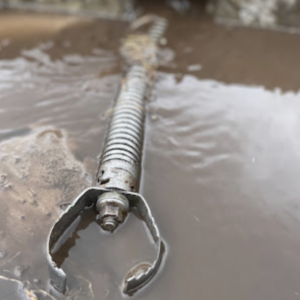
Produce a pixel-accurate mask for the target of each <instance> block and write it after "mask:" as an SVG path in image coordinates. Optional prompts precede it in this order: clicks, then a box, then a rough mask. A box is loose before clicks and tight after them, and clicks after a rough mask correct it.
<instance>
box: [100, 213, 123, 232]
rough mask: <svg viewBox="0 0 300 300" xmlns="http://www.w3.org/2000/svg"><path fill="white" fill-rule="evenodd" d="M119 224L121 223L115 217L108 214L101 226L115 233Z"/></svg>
mask: <svg viewBox="0 0 300 300" xmlns="http://www.w3.org/2000/svg"><path fill="white" fill-rule="evenodd" d="M118 225H119V223H118V221H116V220H115V218H113V217H111V216H108V217H105V218H104V219H103V221H102V224H101V227H102V229H103V230H105V231H109V232H111V233H113V232H114V231H115V229H116V228H117V227H118Z"/></svg>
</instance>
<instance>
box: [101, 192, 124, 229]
mask: <svg viewBox="0 0 300 300" xmlns="http://www.w3.org/2000/svg"><path fill="white" fill-rule="evenodd" d="M96 209H97V211H98V212H99V219H100V226H101V227H102V229H103V230H105V231H109V232H113V231H114V230H115V229H116V228H117V227H118V226H119V224H121V223H123V222H124V220H125V218H126V216H127V213H128V210H129V202H128V200H127V198H126V197H125V196H124V195H122V194H120V193H119V192H107V193H104V194H102V195H101V196H99V198H98V200H97V203H96Z"/></svg>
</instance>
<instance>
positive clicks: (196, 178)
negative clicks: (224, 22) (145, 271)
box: [0, 6, 300, 300]
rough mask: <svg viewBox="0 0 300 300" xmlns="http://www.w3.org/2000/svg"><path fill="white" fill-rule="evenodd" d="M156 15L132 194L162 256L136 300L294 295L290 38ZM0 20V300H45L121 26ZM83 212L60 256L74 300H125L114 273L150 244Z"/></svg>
mask: <svg viewBox="0 0 300 300" xmlns="http://www.w3.org/2000/svg"><path fill="white" fill-rule="evenodd" d="M145 9H146V10H148V11H151V9H152V8H151V7H150V8H149V7H147V6H146V8H145ZM199 9H200V8H199ZM157 10H158V9H157V8H156V7H155V8H153V11H155V12H157ZM159 11H160V12H161V13H162V14H163V15H165V16H167V17H168V18H169V19H170V27H169V31H168V33H167V41H168V44H167V45H166V46H165V47H166V48H168V49H169V50H167V51H165V53H167V54H168V53H169V54H170V53H171V52H172V51H173V52H174V53H175V57H174V59H173V61H172V62H169V63H167V65H165V66H164V67H162V68H161V70H160V72H159V74H158V82H157V85H156V89H155V91H154V94H153V97H152V99H151V102H150V103H149V109H148V118H147V127H146V141H145V151H144V164H143V178H142V187H141V191H142V193H143V195H144V196H145V198H146V199H147V200H148V201H149V204H150V206H151V208H152V210H153V214H154V216H155V218H156V220H157V223H158V225H159V227H160V230H161V233H162V235H163V238H164V239H165V241H166V242H167V245H168V254H167V257H166V260H165V262H164V267H163V269H162V270H161V272H160V273H159V274H158V276H157V277H156V278H155V280H154V281H153V282H152V283H151V284H150V285H149V286H147V287H146V288H144V289H143V290H141V291H140V292H138V293H136V294H135V295H134V296H133V299H187V298H188V299H205V300H210V299H211V300H215V299H230V300H240V299H245V300H252V299H264V300H267V299H272V300H274V299H280V300H281V299H286V300H292V299H299V298H300V279H299V278H300V258H299V253H300V235H299V228H300V218H299V214H300V205H299V194H300V186H299V184H298V182H297V179H298V178H299V175H300V168H299V165H300V154H299V153H300V152H299V151H300V143H299V137H298V136H299V129H300V123H299V113H300V104H299V103H300V102H299V101H300V94H299V91H298V90H299V79H300V78H299V77H300V72H299V64H298V53H299V50H300V49H299V48H300V42H299V36H295V35H287V34H281V33H275V32H268V31H256V30H247V29H239V28H229V27H228V28H227V27H220V26H216V25H214V24H213V23H212V22H211V20H210V19H209V18H208V17H206V16H205V15H203V13H201V12H199V15H197V14H198V12H197V7H196V8H195V9H194V10H193V13H192V14H191V15H189V16H178V15H177V14H175V13H173V12H172V11H170V10H168V9H167V8H159ZM41 16H43V17H41ZM20 18H21V19H22V22H21V23H19V22H16V20H18V19H20ZM197 18H198V19H197ZM1 22H2V24H5V26H1V25H0V38H1V43H2V44H1V50H0V57H1V60H0V114H1V117H0V129H1V131H0V138H1V143H0V149H1V153H0V159H1V166H0V171H1V172H2V173H1V175H4V176H2V177H1V181H0V193H1V196H0V200H1V214H0V217H1V218H0V231H1V235H0V250H1V257H0V258H1V260H0V299H3V300H15V299H26V297H27V298H28V299H36V298H37V297H39V298H38V299H54V296H52V297H50V296H49V295H48V294H47V293H46V292H48V289H47V280H48V273H47V266H46V263H45V258H44V251H45V249H44V248H45V240H46V236H47V234H48V232H49V229H50V226H51V224H52V223H53V222H54V220H55V219H56V217H57V216H58V214H59V212H60V211H61V210H60V205H61V204H63V203H65V202H69V201H71V200H72V199H74V197H75V196H76V195H77V194H78V193H79V192H80V191H81V190H82V189H84V187H86V186H89V185H90V184H92V180H93V176H94V175H95V172H96V168H97V156H98V155H99V153H100V151H101V147H102V144H103V142H104V138H105V130H106V126H107V122H108V117H107V115H108V114H107V111H108V110H109V108H110V107H111V105H112V101H113V99H114V96H115V95H116V92H117V89H118V83H119V80H120V67H119V60H118V55H117V48H118V41H119V39H120V38H121V37H122V36H123V35H124V32H125V29H126V25H125V24H124V23H116V22H104V21H97V22H91V21H88V20H79V19H76V18H73V17H62V16H51V15H35V14H28V13H21V12H19V13H11V12H6V13H2V14H1V15H0V24H1ZM30 24H31V25H30ZM33 24H40V26H36V25H33ZM49 24H56V25H55V26H54V25H53V26H49ZM25 25H26V26H25ZM30 26H32V27H30ZM22 28H23V29H22ZM25 28H27V29H28V28H29V29H28V30H27V31H26V30H25ZM22 30H23V31H22ZM25 31H26V32H25ZM20 32H21V34H20ZM179 37H180V38H179ZM116 41H117V42H116ZM20 166H21V167H20ZM26 174H27V175H26ZM24 200H25V202H24ZM94 218H95V215H94V213H93V212H92V211H89V212H88V213H87V215H86V216H85V218H84V221H83V223H82V225H81V227H80V228H79V230H78V231H77V232H76V233H74V236H73V239H72V240H70V241H69V244H68V245H67V247H65V248H64V249H62V250H61V254H60V255H61V257H63V258H65V259H64V261H63V268H64V269H65V270H66V272H67V274H68V276H69V279H70V280H69V287H70V292H69V295H70V298H71V299H122V294H121V292H120V284H121V282H122V279H123V276H124V275H125V274H126V273H127V271H128V270H129V269H130V268H131V267H133V266H134V265H135V264H136V263H137V262H140V261H143V260H147V259H151V258H153V255H154V248H153V247H152V246H151V244H150V242H149V240H148V237H147V234H146V233H145V228H144V226H143V225H142V223H140V221H138V220H137V219H136V218H135V217H134V216H130V217H129V219H128V220H127V222H126V224H125V226H122V227H121V228H120V229H119V230H118V231H117V232H116V233H115V234H113V235H105V234H103V233H102V232H101V230H100V228H99V226H98V224H97V223H96V222H93V220H94ZM22 283H23V284H22ZM27 287H28V289H27ZM26 289H27V292H28V291H30V290H35V291H36V292H32V293H35V294H36V295H37V297H36V298H34V297H35V296H34V294H29V292H28V293H27V295H26V292H24V291H26ZM44 291H46V292H44Z"/></svg>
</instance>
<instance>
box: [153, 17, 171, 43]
mask: <svg viewBox="0 0 300 300" xmlns="http://www.w3.org/2000/svg"><path fill="white" fill-rule="evenodd" d="M166 27H167V20H166V19H163V18H160V17H156V19H155V22H154V24H153V25H152V26H151V28H150V30H149V36H150V37H151V38H152V40H153V41H154V42H158V41H159V39H160V38H161V37H162V35H163V34H164V32H165V30H166Z"/></svg>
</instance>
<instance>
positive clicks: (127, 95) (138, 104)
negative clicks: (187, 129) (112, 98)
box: [101, 65, 147, 165]
mask: <svg viewBox="0 0 300 300" xmlns="http://www.w3.org/2000/svg"><path fill="white" fill-rule="evenodd" d="M146 90H147V83H146V73H145V69H144V68H143V67H141V66H138V65H136V66H133V67H132V68H131V69H130V70H129V72H128V74H127V76H126V81H125V82H123V85H122V89H121V92H120V94H119V97H118V99H117V102H116V105H115V107H114V111H113V117H112V120H111V123H110V127H109V130H108V135H107V142H106V146H105V148H104V151H103V155H102V159H101V164H103V163H105V162H107V161H109V160H112V159H122V160H124V161H126V162H128V163H130V164H135V165H137V164H139V163H140V159H141V149H142V142H143V127H144V118H145V109H144V106H145V104H144V97H145V93H146Z"/></svg>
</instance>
